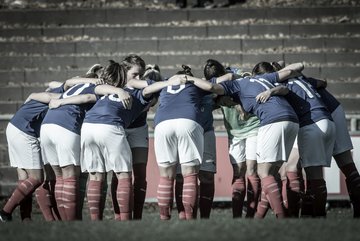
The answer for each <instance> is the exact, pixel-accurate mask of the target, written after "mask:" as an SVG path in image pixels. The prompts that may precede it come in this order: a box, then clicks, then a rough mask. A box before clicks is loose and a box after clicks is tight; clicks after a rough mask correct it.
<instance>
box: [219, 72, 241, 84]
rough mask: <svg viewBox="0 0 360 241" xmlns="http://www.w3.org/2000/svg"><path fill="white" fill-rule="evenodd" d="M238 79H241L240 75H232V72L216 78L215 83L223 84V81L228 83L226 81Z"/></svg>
mask: <svg viewBox="0 0 360 241" xmlns="http://www.w3.org/2000/svg"><path fill="white" fill-rule="evenodd" d="M238 78H241V76H240V75H237V74H234V73H232V72H230V73H226V74H224V75H222V76H220V77H217V78H216V83H217V84H218V83H221V82H224V81H228V80H235V79H238Z"/></svg>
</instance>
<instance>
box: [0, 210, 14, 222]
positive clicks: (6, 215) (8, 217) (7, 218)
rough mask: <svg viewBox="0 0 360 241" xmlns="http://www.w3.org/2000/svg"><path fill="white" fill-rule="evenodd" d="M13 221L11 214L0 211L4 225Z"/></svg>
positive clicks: (0, 219)
mask: <svg viewBox="0 0 360 241" xmlns="http://www.w3.org/2000/svg"><path fill="white" fill-rule="evenodd" d="M11 220H12V217H11V214H10V213H6V212H4V211H3V210H1V211H0V221H1V222H3V223H6V222H10V221H11Z"/></svg>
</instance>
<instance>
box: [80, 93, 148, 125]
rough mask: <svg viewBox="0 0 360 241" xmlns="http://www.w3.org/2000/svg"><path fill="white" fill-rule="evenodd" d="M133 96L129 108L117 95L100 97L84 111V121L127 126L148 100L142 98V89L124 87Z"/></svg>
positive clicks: (144, 107)
mask: <svg viewBox="0 0 360 241" xmlns="http://www.w3.org/2000/svg"><path fill="white" fill-rule="evenodd" d="M125 90H126V91H127V92H129V93H130V95H131V96H132V97H133V103H132V107H131V109H130V110H127V109H125V107H124V106H123V104H122V102H121V100H120V99H119V98H118V96H117V95H108V96H103V97H101V98H100V99H99V100H98V101H97V102H96V104H95V105H94V107H93V108H92V109H91V110H89V111H88V112H87V113H86V117H85V120H84V122H85V123H98V124H107V125H121V126H122V127H124V128H128V127H129V125H130V124H131V123H132V122H133V121H134V120H135V119H136V118H138V117H139V115H140V114H142V111H144V110H145V109H146V108H147V107H148V105H149V104H150V101H151V99H150V100H147V99H144V97H143V95H142V90H140V89H130V88H125Z"/></svg>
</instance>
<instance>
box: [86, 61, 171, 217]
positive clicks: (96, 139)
mask: <svg viewBox="0 0 360 241" xmlns="http://www.w3.org/2000/svg"><path fill="white" fill-rule="evenodd" d="M121 67H123V66H121ZM172 83H173V82H172V81H167V82H163V81H162V82H157V83H153V84H150V85H148V86H147V87H145V88H143V89H136V88H131V87H125V90H126V91H127V92H128V93H130V94H131V96H132V97H133V102H132V106H131V108H130V109H129V110H127V109H126V108H124V106H123V105H121V104H119V99H118V98H117V96H116V95H108V96H103V97H102V98H100V100H98V101H97V102H96V104H95V105H94V107H93V108H92V109H91V110H90V111H88V112H87V113H86V117H85V119H84V124H83V127H82V129H81V140H82V141H81V142H82V156H83V158H82V163H81V166H82V171H88V172H89V173H90V182H89V185H88V200H89V208H90V215H91V219H92V220H99V219H100V217H101V216H102V215H101V214H100V213H99V210H100V206H99V205H100V197H101V193H102V192H101V188H102V182H103V181H104V177H105V173H106V172H108V171H113V172H114V173H115V174H116V177H117V178H118V181H117V183H118V185H117V189H116V196H117V203H116V204H117V205H118V208H119V211H120V213H119V217H117V220H121V221H126V220H130V219H131V211H132V210H131V199H132V177H131V175H132V155H131V150H130V145H129V143H128V141H127V138H126V133H125V130H124V129H125V128H126V127H128V126H129V125H130V124H131V123H132V122H133V121H134V120H135V119H136V118H137V117H138V116H139V115H140V114H141V113H142V112H143V111H144V110H147V108H148V107H149V105H151V104H152V94H153V93H156V92H158V91H159V90H160V89H162V88H164V87H165V86H168V85H171V84H172ZM119 87H123V86H119ZM115 208H116V207H115Z"/></svg>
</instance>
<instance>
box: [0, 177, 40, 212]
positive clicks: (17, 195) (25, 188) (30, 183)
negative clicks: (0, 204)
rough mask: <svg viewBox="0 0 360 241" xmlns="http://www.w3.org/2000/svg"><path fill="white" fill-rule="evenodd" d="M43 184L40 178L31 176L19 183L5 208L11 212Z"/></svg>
mask: <svg viewBox="0 0 360 241" xmlns="http://www.w3.org/2000/svg"><path fill="white" fill-rule="evenodd" d="M40 184H41V182H40V181H39V180H36V179H34V178H31V177H29V178H28V179H25V180H24V181H22V182H21V183H19V184H18V185H17V187H16V189H15V190H14V192H13V193H12V195H11V197H10V199H9V200H8V201H7V202H6V204H5V206H4V208H3V210H4V211H5V212H6V213H9V214H11V213H12V212H13V211H14V209H15V208H16V207H17V206H18V205H19V204H20V203H21V202H22V201H23V200H24V199H25V198H26V197H27V196H30V195H32V193H33V192H34V191H35V189H36V188H37V187H38V186H39V185H40Z"/></svg>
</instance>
